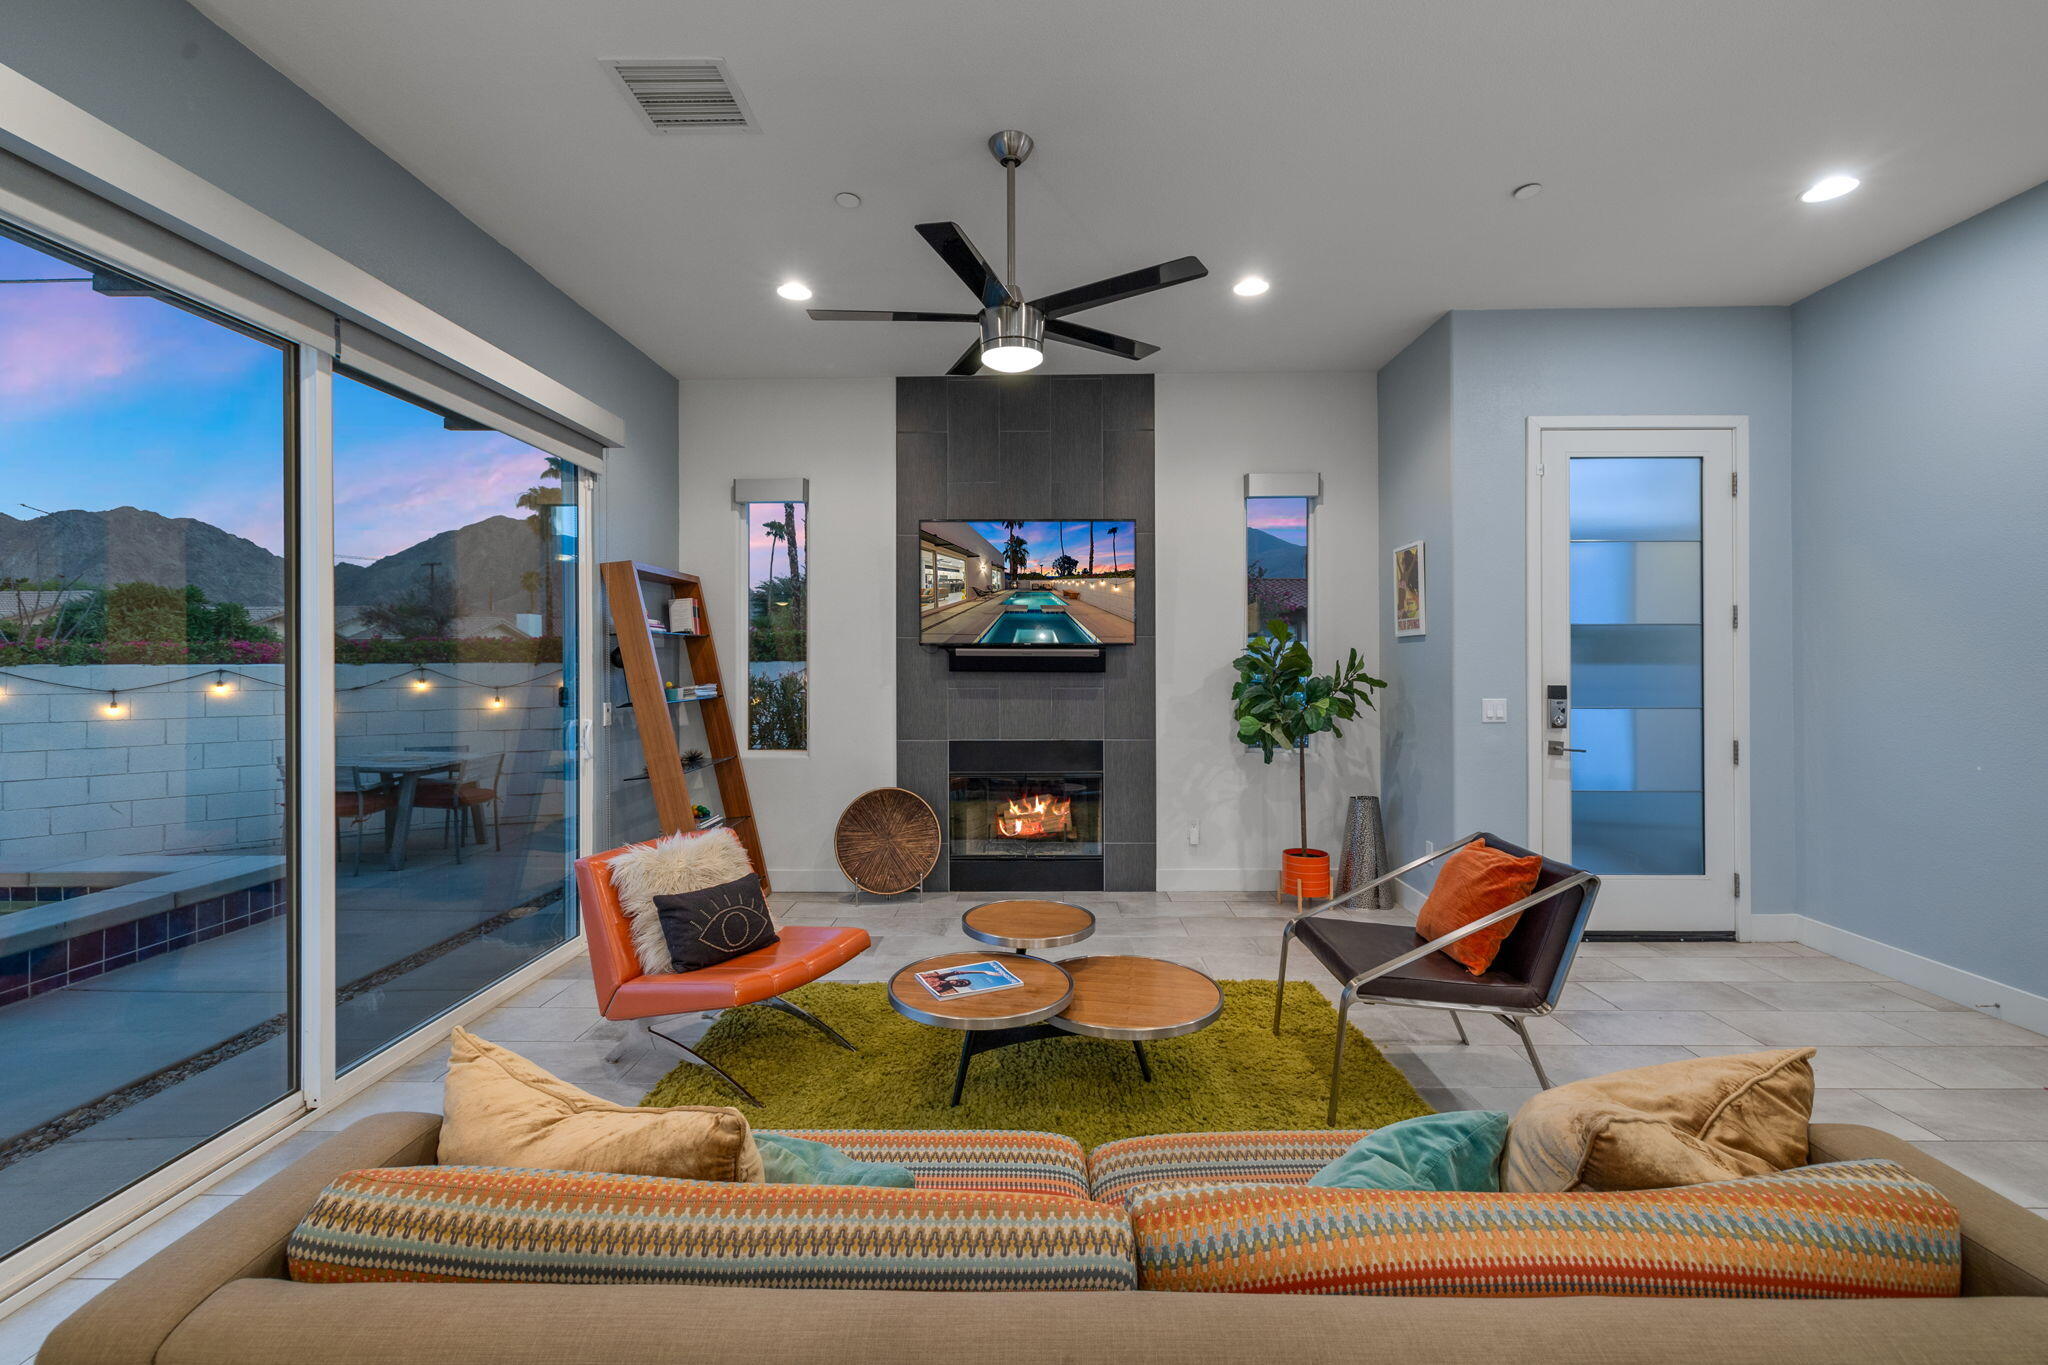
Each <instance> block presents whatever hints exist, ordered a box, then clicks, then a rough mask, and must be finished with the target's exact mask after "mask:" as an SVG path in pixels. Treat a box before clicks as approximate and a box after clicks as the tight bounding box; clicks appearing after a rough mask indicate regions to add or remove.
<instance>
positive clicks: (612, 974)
mask: <svg viewBox="0 0 2048 1365" xmlns="http://www.w3.org/2000/svg"><path fill="white" fill-rule="evenodd" d="M623 852H625V850H624V849H622V848H615V849H612V850H610V851H608V852H605V853H595V854H592V855H591V856H590V857H588V858H578V859H577V860H576V885H577V888H578V890H579V891H580V892H581V894H582V901H583V937H584V940H585V942H586V943H588V945H589V947H590V975H591V977H592V979H593V980H594V981H595V982H596V984H597V1009H598V1013H600V1014H602V1015H603V1016H604V1017H605V1018H607V1019H614V1020H618V1021H620V1022H623V1023H627V1024H630V1025H631V1026H632V1027H631V1029H630V1030H629V1031H628V1033H627V1035H626V1037H625V1038H624V1039H622V1040H621V1041H620V1043H619V1045H618V1046H617V1047H616V1048H613V1049H612V1051H611V1054H610V1055H609V1056H607V1057H606V1058H605V1060H606V1061H608V1062H610V1061H617V1060H618V1059H619V1058H620V1057H623V1056H625V1055H626V1053H627V1052H628V1051H630V1050H632V1049H633V1048H634V1047H635V1046H636V1045H637V1044H638V1043H639V1042H641V1041H642V1040H643V1039H645V1038H646V1037H647V1036H649V1035H652V1036H653V1037H656V1038H660V1039H661V1040H662V1041H664V1042H667V1043H672V1044H674V1045H675V1046H676V1047H679V1048H682V1050H683V1051H684V1052H685V1053H687V1054H688V1055H689V1056H690V1057H691V1059H692V1060H694V1061H697V1062H700V1063H702V1064H703V1065H705V1066H708V1067H710V1068H711V1069H712V1070H713V1071H715V1072H717V1073H718V1075H719V1076H720V1077H721V1078H722V1079H723V1080H724V1081H725V1083H726V1084H727V1085H730V1086H731V1087H732V1088H733V1089H734V1090H737V1091H739V1093H740V1094H741V1095H742V1096H744V1097H745V1099H746V1101H747V1103H749V1104H759V1103H760V1101H759V1100H757V1099H755V1098H754V1096H753V1095H752V1094H750V1093H749V1092H748V1090H747V1088H746V1087H745V1086H743V1085H741V1084H740V1083H739V1082H738V1081H736V1080H734V1079H733V1078H732V1077H731V1076H730V1075H729V1074H727V1072H726V1071H725V1070H724V1068H722V1067H720V1066H719V1065H718V1064H717V1063H716V1062H714V1061H712V1060H711V1059H710V1058H708V1057H704V1056H701V1055H699V1054H698V1053H697V1052H696V1051H695V1050H694V1049H692V1048H690V1047H688V1046H687V1045H685V1044H683V1043H681V1042H678V1041H677V1040H676V1039H674V1038H671V1037H669V1035H668V1034H666V1033H663V1032H661V1031H660V1030H659V1029H656V1028H655V1027H654V1024H653V1021H654V1020H656V1019H664V1018H667V1017H668V1016H670V1015H673V1014H691V1013H696V1012H700V1011H703V1010H729V1009H737V1008H738V1007H739V1006H741V1005H767V1006H769V1007H770V1008H772V1009H778V1010H781V1011H782V1012H783V1013H784V1014H787V1015H791V1016H793V1017H794V1018H797V1019H801V1020H803V1021H804V1022H805V1023H807V1024H809V1025H810V1026H811V1027H812V1028H815V1029H817V1030H818V1031H819V1032H820V1033H822V1034H824V1035H825V1036H826V1037H827V1038H830V1039H831V1040H832V1041H833V1042H835V1043H837V1044H839V1046H841V1047H843V1048H845V1049H846V1050H847V1051H848V1052H857V1051H859V1049H858V1048H856V1047H854V1045H853V1044H852V1043H849V1042H847V1041H846V1039H844V1038H842V1037H841V1036H840V1035H839V1034H838V1032H837V1031H836V1030H834V1029H833V1028H832V1026H831V1025H829V1024H827V1023H826V1022H825V1021H824V1020H822V1019H820V1018H818V1017H817V1016H816V1015H814V1014H812V1013H810V1012H809V1011H808V1010H804V1009H802V1008H799V1007H798V1006H796V1005H792V1004H791V1003H790V1002H789V1001H787V1000H784V999H783V998H782V992H784V991H786V990H791V989H793V988H795V987H797V986H803V985H808V984H809V983H811V982H813V981H816V980H817V979H818V978H819V977H821V976H823V975H825V974H826V973H827V972H829V971H832V970H833V969H834V968H836V967H841V966H844V965H845V964H846V963H848V962H851V961H853V959H855V958H857V957H859V956H860V955H861V954H862V953H864V952H866V951H867V950H868V946H869V944H870V943H871V940H870V939H869V938H868V931H867V930H865V929H831V928H822V927H816V928H814V927H811V926H807V925H800V924H785V925H778V926H777V932H778V933H779V934H780V935H781V937H780V938H779V939H777V941H776V942H774V943H771V944H769V945H768V946H767V947H765V948H762V949H759V950H757V951H755V952H751V953H747V954H746V955H744V956H742V957H736V958H733V959H732V960H731V961H729V962H721V963H719V964H718V965H717V966H715V967H703V968H700V969H698V970H697V971H693V972H668V973H664V974H662V975H658V976H650V975H647V974H646V973H644V972H642V971H641V970H640V958H639V955H638V954H637V953H635V952H634V951H633V931H632V926H631V924H630V923H629V922H628V921H627V919H626V912H625V909H624V907H623V906H621V905H620V904H619V896H618V892H617V891H616V890H615V889H613V887H612V878H611V871H610V868H609V866H608V865H609V863H610V861H611V859H613V858H615V857H617V856H618V855H619V854H621V853H623Z"/></svg>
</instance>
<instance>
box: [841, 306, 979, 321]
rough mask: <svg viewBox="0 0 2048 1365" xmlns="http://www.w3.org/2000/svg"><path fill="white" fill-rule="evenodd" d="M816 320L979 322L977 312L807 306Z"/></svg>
mask: <svg viewBox="0 0 2048 1365" xmlns="http://www.w3.org/2000/svg"><path fill="white" fill-rule="evenodd" d="M804 311H805V312H806V313H809V314H810V315H811V318H812V320H813V321H816V322H979V321H980V320H981V319H980V315H978V314H975V313H903V312H895V313H890V312H881V311H877V310H874V309H860V308H806V309H804Z"/></svg>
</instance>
